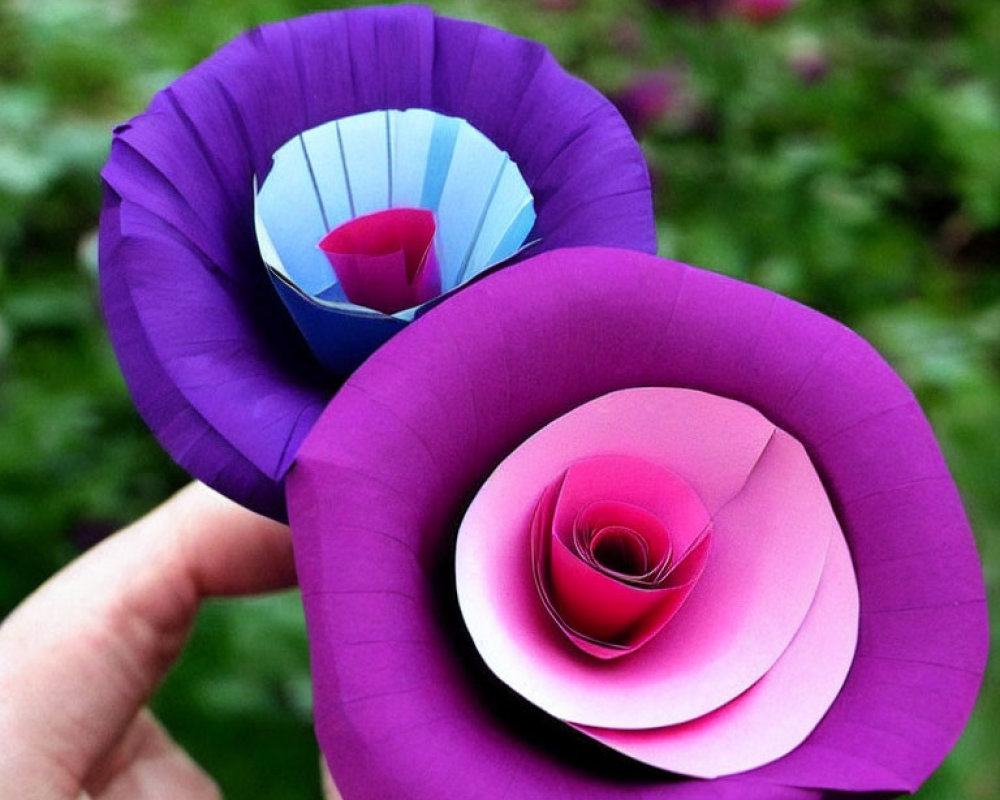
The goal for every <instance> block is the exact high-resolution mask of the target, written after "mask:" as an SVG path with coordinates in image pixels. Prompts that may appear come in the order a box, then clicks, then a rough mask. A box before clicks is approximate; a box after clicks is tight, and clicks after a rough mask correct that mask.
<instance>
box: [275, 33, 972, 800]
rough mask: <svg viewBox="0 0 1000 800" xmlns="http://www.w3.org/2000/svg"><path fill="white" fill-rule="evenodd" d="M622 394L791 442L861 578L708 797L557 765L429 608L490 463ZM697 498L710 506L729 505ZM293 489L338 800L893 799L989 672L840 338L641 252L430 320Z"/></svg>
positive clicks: (924, 490)
mask: <svg viewBox="0 0 1000 800" xmlns="http://www.w3.org/2000/svg"><path fill="white" fill-rule="evenodd" d="M470 49H474V48H471V47H470ZM449 58H451V56H449ZM525 296H530V297H532V298H533V302H532V303H530V304H525V305H519V304H518V302H517V300H518V298H522V297H525ZM500 306H502V307H504V308H505V309H507V312H508V313H505V314H504V316H503V320H502V322H501V321H500V320H497V319H495V318H493V317H492V315H491V314H490V313H489V310H490V309H492V308H496V307H500ZM540 343H544V345H540ZM641 386H684V387H688V388H691V389H697V390H701V391H705V392H711V393H714V394H719V395H724V396H727V397H732V398H734V399H737V400H739V401H741V402H743V403H748V404H751V405H753V406H754V407H756V408H758V409H759V410H760V411H761V412H763V413H764V414H766V415H767V417H768V418H769V419H771V420H772V421H773V422H774V423H775V424H776V425H778V426H779V427H781V428H782V429H783V430H786V431H788V432H789V433H790V434H791V435H793V436H794V437H795V438H797V439H798V440H799V441H801V442H803V443H804V444H805V446H806V448H807V449H808V451H809V453H810V455H811V457H812V458H813V460H814V462H815V464H816V467H817V470H818V471H819V472H820V474H821V475H822V477H823V479H824V483H825V484H826V486H827V488H828V490H829V492H830V495H831V498H832V500H833V503H834V507H835V509H836V511H837V513H838V517H839V519H840V521H841V523H842V526H843V530H844V533H845V536H846V538H847V542H848V545H849V547H850V550H851V556H852V560H853V562H854V568H855V571H856V573H857V580H858V587H859V593H860V608H861V618H860V625H861V628H860V636H859V643H858V654H857V657H856V658H855V659H854V662H853V664H852V666H851V669H850V672H849V673H848V676H847V680H846V682H845V685H844V688H843V690H842V691H841V692H840V694H839V695H838V696H837V699H836V700H835V702H834V704H833V706H832V707H831V708H830V710H829V712H828V713H827V714H826V716H825V717H824V719H823V720H822V721H821V722H820V724H819V726H818V727H817V728H816V729H815V730H814V731H813V733H812V734H810V735H809V737H807V739H806V740H805V741H804V742H803V743H802V744H801V745H800V746H799V747H798V748H796V749H795V750H794V751H793V752H792V753H790V754H789V755H787V756H784V757H783V758H781V759H779V760H778V761H776V762H774V763H773V764H770V765H768V766H766V767H763V768H761V769H759V770H755V771H753V772H750V773H745V774H744V775H740V776H735V777H729V778H723V779H719V780H717V781H713V782H710V783H706V782H703V781H697V780H683V779H675V778H666V779H664V778H658V777H655V776H653V775H652V774H650V773H648V772H640V773H638V774H637V773H635V772H634V771H633V772H624V771H623V768H622V765H621V764H620V763H608V761H607V760H606V759H603V760H602V758H601V756H600V755H599V753H598V751H596V750H593V749H589V750H585V751H581V750H580V748H585V746H586V744H587V740H586V738H585V737H580V736H578V735H577V734H575V733H572V732H568V733H569V735H571V736H572V737H573V738H572V745H571V747H570V746H569V745H568V743H567V741H566V739H565V738H564V737H565V736H566V735H567V732H565V731H564V732H563V733H560V731H561V730H563V728H564V726H562V725H561V724H560V723H556V722H554V721H552V722H551V723H549V722H547V721H546V719H545V717H544V715H538V714H533V713H532V712H531V711H530V709H526V708H525V706H526V705H527V704H521V703H516V702H513V701H512V699H511V696H510V694H509V693H507V692H505V691H500V690H498V689H497V687H496V686H495V683H496V682H495V681H494V682H488V681H484V680H483V678H482V665H481V664H480V663H479V662H478V660H477V659H476V658H475V656H474V655H472V656H470V655H469V653H468V642H466V641H465V640H464V637H463V636H462V635H461V634H460V633H457V632H456V629H460V622H459V620H458V619H457V618H456V615H455V609H454V598H453V597H450V592H449V591H448V590H447V589H444V588H442V587H445V586H447V584H448V581H447V579H446V578H445V577H444V576H446V575H447V574H448V571H449V567H450V565H451V564H452V563H453V558H454V551H453V544H454V530H455V527H454V526H455V523H456V520H457V519H458V518H460V516H461V514H462V513H463V511H464V508H465V505H466V503H467V502H468V499H469V498H470V497H471V496H472V495H473V494H474V492H475V491H476V490H477V489H478V487H479V486H480V485H481V483H482V481H483V480H484V479H485V477H486V476H487V475H489V474H490V472H491V471H492V470H493V469H494V468H495V466H496V465H497V464H498V463H499V462H500V461H501V460H502V459H503V458H504V457H505V456H506V455H507V454H508V453H510V452H511V451H512V450H513V449H514V448H516V447H517V446H518V445H519V444H520V443H522V442H523V441H524V440H525V439H527V438H528V437H529V436H531V434H532V433H534V432H535V431H537V430H539V429H540V428H542V427H543V426H545V425H546V424H548V423H549V422H550V421H552V420H553V419H555V418H556V417H558V416H560V415H562V414H565V413H566V412H568V411H570V410H572V409H573V408H575V407H577V406H579V405H580V404H582V403H584V402H587V401H588V400H591V399H593V398H595V397H599V396H601V395H604V394H607V393H608V392H613V391H616V390H619V389H625V388H630V387H641ZM893 409H895V410H893ZM701 457H702V458H704V459H709V460H710V459H712V458H713V457H714V456H713V454H712V453H711V452H707V453H704V454H703V455H702V456H701ZM722 463H725V462H724V460H721V461H720V464H722ZM718 472H719V473H720V479H725V480H729V483H728V484H726V485H725V486H723V487H721V488H723V489H725V490H726V491H731V489H730V488H729V487H730V486H731V485H732V482H731V480H730V479H729V478H726V476H725V474H724V473H725V470H724V469H722V468H721V467H720V468H719V470H718ZM733 479H736V480H738V478H737V477H736V476H733ZM737 488H738V484H737ZM711 489H712V487H699V494H701V495H702V497H703V499H704V500H705V502H706V504H710V503H712V498H713V497H718V496H720V494H724V492H719V491H718V490H716V491H715V492H714V493H713V492H712V491H710V490H711ZM288 491H289V493H290V496H291V497H292V498H293V500H294V501H295V502H294V505H293V506H292V508H293V530H294V531H295V533H294V534H293V535H294V537H295V545H296V558H297V562H298V569H299V578H300V582H301V584H302V587H303V593H304V600H305V606H306V618H307V623H308V626H309V632H310V641H311V645H310V648H311V653H312V659H313V676H314V680H315V706H316V720H317V732H318V736H319V739H320V742H321V744H322V746H323V750H324V753H325V754H326V757H327V759H328V760H329V761H330V764H331V768H332V770H333V773H334V774H335V775H336V776H337V781H338V784H339V785H340V787H341V789H342V790H343V792H344V794H345V796H346V797H349V798H351V800H384V798H386V797H409V798H413V800H439V798H441V797H451V796H465V797H479V798H484V800H501V798H503V797H505V796H506V797H507V798H510V797H518V798H525V799H532V798H546V800H581V799H582V800H624V798H627V797H636V796H641V797H643V798H645V800H707V798H716V799H717V798H733V799H735V798H740V799H741V800H743V799H745V798H786V797H787V798H814V799H815V798H819V797H822V796H824V792H823V790H821V789H817V788H791V787H792V786H800V787H828V788H830V789H844V790H853V791H882V792H893V791H905V790H911V789H913V788H915V787H916V786H917V785H919V784H920V783H921V782H922V781H923V780H924V779H926V777H927V776H928V775H929V774H930V772H931V771H932V770H933V769H934V768H935V767H936V766H937V765H938V764H939V763H940V762H941V760H942V759H943V758H944V756H945V754H946V753H947V751H948V749H949V748H950V747H951V745H952V744H953V743H954V741H955V739H956V738H957V737H958V735H959V732H960V731H961V729H962V727H963V725H964V722H965V720H966V719H967V717H968V715H969V712H970V709H971V707H972V704H973V701H974V699H975V695H976V691H977V688H978V686H979V683H980V680H981V676H982V671H983V668H984V665H985V660H986V651H987V645H988V636H987V627H986V614H985V593H984V588H983V582H982V575H981V570H980V566H979V561H978V558H977V556H976V552H975V546H974V543H973V539H972V535H971V532H970V530H969V527H968V523H967V521H966V519H965V515H964V512H963V510H962V506H961V502H960V500H959V497H958V494H957V492H956V490H955V487H954V484H953V482H952V481H951V479H950V477H949V476H948V472H947V468H946V466H945V463H944V460H943V458H942V457H941V454H940V451H939V449H938V447H937V445H936V444H935V442H934V438H933V434H932V432H931V429H930V426H929V425H928V424H927V422H926V420H925V419H924V417H923V416H922V415H921V414H920V412H919V409H918V408H917V407H916V404H915V403H914V401H913V398H912V395H911V394H910V392H909V391H908V390H907V389H906V387H905V385H904V384H903V383H902V381H901V380H900V379H899V378H898V377H897V376H896V375H895V373H893V372H892V370H891V369H890V368H889V367H888V366H887V365H886V363H885V362H884V361H883V360H882V359H881V358H880V357H879V356H878V355H877V354H876V353H875V352H874V350H872V348H871V347H870V346H869V345H868V344H866V343H865V342H864V341H863V340H862V339H861V338H859V337H858V336H856V335H855V334H852V333H850V332H849V331H848V330H847V329H845V328H844V327H843V326H841V325H839V324H838V323H836V322H834V321H833V320H830V319H828V318H826V317H824V316H822V315H820V314H818V313H816V312H813V311H810V310H809V309H806V308H804V307H803V306H801V305H799V304H797V303H794V302H792V301H790V300H787V299H784V298H781V297H779V296H777V295H774V294H772V293H770V292H768V291H766V290H763V289H760V288H757V287H753V286H749V285H746V284H743V283H740V282H738V281H734V280H732V279H730V278H726V277H723V276H720V275H716V274H712V273H708V272H703V271H700V270H697V269H694V268H691V267H686V266H683V265H680V264H676V263H672V262H669V261H663V260H661V259H656V258H653V257H649V256H643V255H641V254H636V253H631V252H625V251H616V250H607V249H600V248H595V249H590V248H584V249H573V250H566V251H560V252H555V253H550V254H547V255H543V256H540V257H538V258H536V259H533V260H532V261H531V263H529V264H524V265H515V266H513V267H511V268H509V269H506V270H503V271H501V272H499V273H497V274H496V275H493V276H490V277H488V278H486V279H484V280H483V281H481V282H480V283H478V284H476V285H475V286H473V287H470V288H469V289H467V290H466V291H464V292H462V293H460V294H459V295H458V296H456V297H455V298H453V299H452V300H450V301H449V302H448V303H446V304H442V305H441V306H440V307H438V308H436V309H434V310H433V311H431V312H430V313H428V314H427V315H426V316H425V317H423V318H422V319H421V320H419V321H418V323H417V324H414V325H411V326H410V327H409V328H408V329H406V330H405V331H403V332H402V333H401V334H400V335H398V336H396V337H394V339H393V340H392V341H390V342H389V343H387V345H386V346H385V347H383V348H382V349H381V350H380V351H379V352H378V353H377V354H376V356H375V357H373V358H372V359H370V360H369V361H368V362H367V363H366V364H365V365H364V366H362V367H361V368H360V369H359V370H358V371H357V372H356V373H355V374H354V376H353V377H352V378H351V379H350V380H349V381H348V382H347V383H346V384H345V386H344V387H343V389H342V390H341V391H340V392H339V393H338V394H337V397H336V398H335V399H334V400H333V401H332V402H331V403H330V405H329V407H328V408H327V409H326V411H325V412H324V415H323V417H322V418H321V419H320V421H319V423H318V424H317V427H316V428H315V429H314V430H313V432H312V433H311V434H310V437H309V439H308V441H307V442H306V444H305V445H304V447H303V449H302V451H301V454H300V458H299V460H298V466H297V467H296V469H295V470H293V471H292V473H291V475H290V483H289V487H288ZM527 522H528V520H525V524H527ZM359 530H363V531H365V532H366V535H365V536H363V537H362V536H358V531H359ZM376 562H377V563H378V565H379V568H378V569H368V568H365V565H372V564H373V563H376ZM692 599H693V598H692ZM536 607H537V603H536ZM538 611H539V613H540V614H541V615H542V617H543V619H544V617H545V612H544V610H543V609H541V608H539V609H538ZM580 657H581V658H586V656H584V655H582V654H581V656H580ZM567 749H570V750H571V755H567ZM623 774H627V775H629V776H630V777H628V778H627V779H625V780H624V781H620V780H619V778H621V776H622V775H623Z"/></svg>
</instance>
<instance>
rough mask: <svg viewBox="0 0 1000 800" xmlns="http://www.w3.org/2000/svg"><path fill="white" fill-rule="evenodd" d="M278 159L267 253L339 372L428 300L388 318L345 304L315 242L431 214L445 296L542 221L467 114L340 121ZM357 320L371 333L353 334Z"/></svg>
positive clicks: (262, 243) (263, 201)
mask: <svg viewBox="0 0 1000 800" xmlns="http://www.w3.org/2000/svg"><path fill="white" fill-rule="evenodd" d="M273 162H274V163H273V166H272V169H271V172H270V173H269V174H268V176H267V178H266V179H265V180H264V182H263V184H262V185H261V186H260V188H259V189H258V188H257V187H256V186H255V187H254V189H255V195H256V202H255V205H254V225H255V228H256V230H257V237H258V246H259V248H260V253H261V258H262V259H263V260H264V262H265V263H266V264H267V265H268V267H269V268H270V270H271V272H272V279H273V280H274V282H275V285H276V286H277V287H279V292H278V293H279V295H280V296H281V298H282V300H283V301H284V302H285V304H286V305H287V306H288V308H289V311H290V312H291V313H292V316H293V317H294V319H295V320H296V322H297V323H298V325H299V328H300V329H301V330H302V333H303V335H304V336H305V337H306V340H307V341H308V342H309V346H310V347H311V348H312V350H313V352H314V353H316V355H317V357H318V358H319V359H320V360H321V361H322V362H323V363H325V364H327V366H329V367H330V368H332V369H336V370H340V369H342V368H343V367H344V366H345V365H346V364H347V363H351V364H355V363H360V360H361V359H363V358H364V356H365V355H367V352H366V351H365V349H366V348H367V347H368V346H369V345H371V346H372V347H374V346H375V344H376V342H377V341H381V340H382V333H381V331H383V330H385V331H389V330H392V331H394V330H397V329H398V326H399V325H402V324H405V323H406V322H407V321H410V320H412V319H413V318H414V317H415V316H416V315H417V313H418V312H419V311H420V309H421V308H424V307H425V306H426V305H428V304H424V305H422V306H418V307H414V308H408V309H404V310H402V311H398V312H396V313H395V314H392V315H386V314H383V313H382V312H379V311H376V310H374V309H371V308H365V307H363V306H358V305H355V304H353V303H351V302H350V301H348V299H347V297H346V296H345V294H344V291H343V289H342V288H341V286H340V285H339V283H338V282H337V278H336V274H335V273H334V271H333V268H332V267H331V266H330V263H329V261H328V260H327V258H326V256H325V255H324V254H323V252H322V251H321V250H320V249H319V246H318V245H319V242H320V240H321V239H322V238H323V237H324V236H325V235H326V234H327V233H328V232H329V231H330V230H332V229H334V228H336V227H338V226H340V225H342V224H343V223H345V222H347V221H349V220H351V219H353V218H355V217H358V216H362V215H364V214H371V213H374V212H377V211H384V210H386V209H388V208H424V209H428V210H430V211H433V212H434V216H435V221H436V224H437V233H436V236H435V251H436V255H437V260H438V264H439V265H440V268H441V288H442V295H445V294H448V293H450V292H451V291H452V290H454V289H455V288H456V287H457V286H459V285H461V284H462V283H464V282H465V281H467V280H469V279H470V278H473V277H475V276H476V275H478V274H480V273H481V272H483V271H485V270H486V269H488V268H489V267H491V266H493V265H495V264H497V263H499V262H500V261H504V260H506V259H507V258H510V257H511V256H512V255H514V254H515V253H517V252H518V250H519V248H521V247H522V245H523V243H524V241H525V239H526V238H527V236H528V234H529V233H530V232H531V229H532V227H533V226H534V223H535V212H534V204H533V199H532V196H531V191H530V189H529V188H528V186H527V184H526V183H525V181H524V178H523V177H522V176H521V173H520V170H518V168H517V165H516V164H514V163H513V162H512V161H511V160H510V158H509V157H508V156H507V154H506V153H504V152H503V151H501V150H500V149H499V148H497V147H496V145H494V144H493V143H492V142H490V141H489V139H487V138H486V137H485V136H483V134H482V133H480V132H479V131H478V130H476V129H475V128H473V127H472V126H471V125H469V124H468V123H467V122H465V121H464V120H462V119H458V118H455V117H447V116H444V115H441V114H436V113H435V112H433V111H429V110H427V109H419V108H415V109H408V110H406V111H397V110H387V111H386V110H383V111H370V112H366V113H364V114H357V115H354V116H351V117H345V118H343V119H339V120H332V121H330V122H327V123H324V124H322V125H319V126H317V127H315V128H312V129H311V130H308V131H304V132H302V133H301V134H299V135H297V136H296V137H294V138H293V139H291V140H289V141H288V142H286V143H285V144H284V145H282V146H281V147H280V148H279V149H278V150H277V151H276V152H275V154H274V157H273ZM438 299H440V298H438ZM431 302H436V300H431V301H428V303H431ZM324 319H328V320H329V324H328V325H327V324H324V322H323V320H324ZM379 319H381V320H383V322H384V324H385V326H387V327H385V328H383V327H382V325H381V324H379V323H378V320H379ZM352 320H353V322H352ZM365 320H368V321H367V322H365ZM355 324H356V325H364V326H367V327H365V329H364V330H365V333H364V335H361V334H360V333H359V335H358V336H354V335H353V334H350V335H348V332H349V331H350V330H351V329H352V328H351V326H352V325H355ZM373 326H374V327H373ZM376 331H379V333H376ZM333 340H337V341H340V340H343V341H342V344H341V345H339V346H342V347H343V348H346V350H345V351H344V352H343V354H342V355H343V356H344V358H345V359H346V361H342V360H341V359H340V356H336V357H334V356H332V355H331V353H334V352H337V351H338V345H337V343H336V341H333ZM348 351H349V352H348ZM368 352H370V351H368ZM334 362H336V364H335V363H334Z"/></svg>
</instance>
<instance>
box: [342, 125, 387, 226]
mask: <svg viewBox="0 0 1000 800" xmlns="http://www.w3.org/2000/svg"><path fill="white" fill-rule="evenodd" d="M337 130H338V131H339V133H340V145H341V150H342V152H343V159H344V163H345V164H346V165H347V177H348V182H349V185H350V192H351V196H352V197H353V198H354V216H356V217H360V216H362V215H363V214H371V213H372V212H374V211H384V210H385V209H387V208H389V207H390V203H389V179H390V174H389V158H390V155H391V154H390V152H389V131H388V127H387V125H386V113H385V112H384V111H369V112H368V113H367V114H358V115H356V116H353V117H347V118H346V119H342V120H338V121H337Z"/></svg>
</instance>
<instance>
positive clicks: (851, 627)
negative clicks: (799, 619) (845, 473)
mask: <svg viewBox="0 0 1000 800" xmlns="http://www.w3.org/2000/svg"><path fill="white" fill-rule="evenodd" d="M858 613H859V604H858V587H857V581H856V580H855V577H854V567H853V564H852V563H851V554H850V551H849V550H848V549H847V542H846V540H845V539H844V534H843V532H842V531H841V530H840V527H839V526H836V527H835V529H834V532H833V536H832V537H831V539H830V550H829V553H828V554H827V559H826V564H825V566H824V568H823V576H822V578H821V579H820V582H819V587H818V589H817V591H816V598H815V600H814V601H813V604H812V606H811V607H810V609H809V613H808V614H807V615H806V618H805V621H804V622H803V623H802V627H801V628H799V631H798V633H796V634H795V638H794V639H792V642H791V644H790V645H789V646H788V649H787V650H785V652H784V653H783V654H782V656H781V658H779V659H778V660H777V662H775V664H774V666H773V667H771V669H770V670H768V672H767V674H766V675H765V676H764V677H763V678H761V679H760V680H759V681H758V682H757V683H755V684H754V685H753V686H751V687H750V688H749V689H748V690H747V691H746V692H744V693H743V694H741V695H740V696H739V697H737V698H736V699H735V700H733V701H731V702H729V703H727V704H726V705H725V706H723V707H722V708H720V709H718V710H717V711H713V712H712V713H710V714H706V715H705V716H704V717H700V718H699V719H696V720H692V721H691V722H686V723H683V724H681V725H671V726H668V727H664V728H656V729H653V730H646V731H624V730H609V729H601V728H581V730H583V732H584V733H586V734H587V735H588V736H592V737H594V738H595V739H597V740H598V741H601V742H604V744H606V745H608V746H609V747H613V748H614V749H615V750H618V751H620V752H622V753H625V754H626V755H628V756H631V757H632V758H635V759H637V760H639V761H642V762H645V763H646V764H651V765H653V766H656V767H660V768H661V769H666V770H670V771H672V772H679V773H681V774H684V775H693V776H695V777H699V778H715V777H718V776H720V775H729V774H733V773H736V772H743V771H745V770H749V769H754V768H755V767H760V766H762V765H764V764H768V763H770V762H772V761H774V760H775V759H778V758H780V757H781V756H783V755H785V754H787V753H790V752H791V751H792V750H794V749H795V748H796V747H798V746H799V745H800V744H801V743H802V742H803V741H804V740H805V738H806V737H807V736H808V735H809V734H810V733H811V732H812V731H813V730H814V729H815V727H816V725H817V724H819V721H820V720H821V719H822V718H823V715H824V714H825V713H826V711H827V709H828V708H829V707H830V706H831V705H832V704H833V701H834V700H835V699H836V697H837V694H838V693H839V692H840V689H841V687H842V686H843V685H844V680H845V679H846V678H847V673H848V671H849V670H850V668H851V662H852V660H853V658H854V649H855V646H856V645H857V639H858Z"/></svg>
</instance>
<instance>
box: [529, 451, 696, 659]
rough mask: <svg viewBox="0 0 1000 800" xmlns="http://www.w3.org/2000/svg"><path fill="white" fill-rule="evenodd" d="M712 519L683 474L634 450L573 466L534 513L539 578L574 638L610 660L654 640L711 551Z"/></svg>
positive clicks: (547, 602)
mask: <svg viewBox="0 0 1000 800" xmlns="http://www.w3.org/2000/svg"><path fill="white" fill-rule="evenodd" d="M707 520H708V517H707V514H706V512H705V509H704V506H703V505H702V503H701V500H700V498H699V497H698V495H697V493H695V491H694V490H693V489H692V488H691V487H690V486H689V485H688V484H687V483H686V482H685V481H684V480H683V479H682V478H680V477H678V476H677V475H674V474H673V473H671V472H669V471H668V470H666V469H663V468H662V467H659V466H657V465H655V464H652V463H650V462H647V461H645V460H643V459H640V458H635V457H632V456H617V455H615V456H596V457H592V458H587V459H583V460H581V461H577V462H575V463H573V464H572V465H570V467H569V468H568V469H567V470H566V472H565V473H563V475H562V476H561V477H560V478H559V479H558V480H557V481H556V482H555V483H553V484H552V485H550V486H549V487H548V488H546V489H545V491H544V492H543V493H542V496H541V498H540V499H539V501H538V503H537V505H536V506H535V509H534V513H533V515H532V520H531V551H532V567H533V574H534V578H535V586H536V588H537V590H538V594H539V597H540V599H541V601H542V603H543V605H544V606H545V608H546V610H547V611H548V613H549V615H550V616H551V617H552V619H553V621H554V622H555V623H556V625H558V626H559V628H560V629H561V630H562V632H563V633H564V634H565V635H566V637H567V638H568V639H569V640H570V642H572V643H573V644H574V645H576V646H577V647H579V648H580V649H581V650H583V651H584V652H586V653H589V654H590V655H592V656H595V657H597V658H601V659H612V658H618V657H620V656H623V655H626V654H628V653H631V652H633V651H634V650H636V649H637V648H639V647H641V646H642V645H643V644H645V643H646V642H648V641H650V640H651V639H652V638H653V637H654V636H656V634H657V633H659V632H660V630H662V629H663V627H664V626H665V625H666V624H667V623H668V622H669V621H670V620H671V618H672V617H673V616H674V615H675V614H676V613H677V612H678V611H679V610H680V608H681V606H682V605H683V604H684V601H685V600H686V599H687V597H688V595H689V594H690V592H691V590H692V589H693V588H694V585H695V583H696V582H697V580H698V578H699V576H700V575H701V572H702V570H703V569H704V567H705V562H706V560H707V557H708V549H709V539H710V532H709V527H708V523H707Z"/></svg>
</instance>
